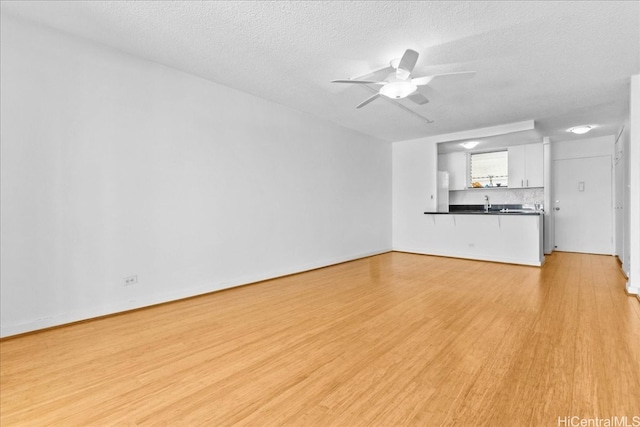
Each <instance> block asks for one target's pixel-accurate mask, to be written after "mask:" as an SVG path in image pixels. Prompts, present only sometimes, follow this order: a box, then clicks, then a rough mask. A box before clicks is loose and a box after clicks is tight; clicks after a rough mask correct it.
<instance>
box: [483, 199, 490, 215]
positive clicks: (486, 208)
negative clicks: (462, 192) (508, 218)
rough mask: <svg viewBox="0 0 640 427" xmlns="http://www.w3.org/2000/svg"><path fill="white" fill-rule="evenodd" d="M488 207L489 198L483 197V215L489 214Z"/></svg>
mask: <svg viewBox="0 0 640 427" xmlns="http://www.w3.org/2000/svg"><path fill="white" fill-rule="evenodd" d="M490 207H491V203H489V196H484V213H489V208H490Z"/></svg>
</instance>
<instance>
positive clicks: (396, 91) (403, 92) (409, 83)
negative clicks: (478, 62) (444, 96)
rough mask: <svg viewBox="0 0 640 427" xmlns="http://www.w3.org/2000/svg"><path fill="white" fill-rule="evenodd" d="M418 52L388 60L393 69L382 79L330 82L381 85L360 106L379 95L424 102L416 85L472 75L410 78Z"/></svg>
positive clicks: (453, 74)
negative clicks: (449, 77) (442, 78)
mask: <svg viewBox="0 0 640 427" xmlns="http://www.w3.org/2000/svg"><path fill="white" fill-rule="evenodd" d="M418 55H419V54H418V52H416V51H415V50H411V49H407V50H406V51H405V52H404V55H402V58H400V59H394V60H393V61H391V62H390V65H391V67H392V68H393V69H394V71H393V72H391V73H390V74H389V75H388V76H387V77H386V78H385V79H384V80H382V81H375V80H357V79H354V80H351V79H346V80H344V79H343V80H332V81H331V83H355V84H364V85H380V86H382V87H381V88H380V90H379V91H378V93H376V94H375V95H373V96H371V97H369V98H367V99H365V100H364V101H362V102H361V103H360V104H358V105H357V106H356V108H362V107H364V106H365V105H367V104H369V103H370V102H372V101H374V100H375V99H377V98H379V97H380V95H383V96H386V97H387V98H390V99H402V98H409V99H410V100H412V101H413V102H415V103H416V104H419V105H423V104H426V103H427V102H429V100H428V99H427V98H426V97H425V96H424V95H423V94H421V93H419V92H416V90H417V89H418V86H425V85H427V84H429V83H430V82H431V80H433V79H434V78H435V77H442V76H465V75H473V74H475V71H460V72H454V73H444V74H433V75H430V76H422V77H415V78H411V72H412V71H413V67H415V66H416V62H418Z"/></svg>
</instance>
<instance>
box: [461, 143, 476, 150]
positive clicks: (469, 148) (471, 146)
mask: <svg viewBox="0 0 640 427" xmlns="http://www.w3.org/2000/svg"><path fill="white" fill-rule="evenodd" d="M478 144H480V141H467V142H463V143H462V144H460V145H462V146H463V147H464V148H466V149H467V150H471V149H472V148H474V147H475V146H476V145H478Z"/></svg>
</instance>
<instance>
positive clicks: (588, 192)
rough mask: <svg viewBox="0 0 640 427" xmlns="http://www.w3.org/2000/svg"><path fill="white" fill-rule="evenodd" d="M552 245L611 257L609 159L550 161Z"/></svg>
mask: <svg viewBox="0 0 640 427" xmlns="http://www.w3.org/2000/svg"><path fill="white" fill-rule="evenodd" d="M554 172H555V173H554V190H555V196H554V202H555V203H554V206H553V209H554V210H553V215H554V221H555V245H556V249H557V250H559V251H567V252H584V253H593V254H607V255H611V254H613V221H612V215H613V214H612V193H611V156H597V157H585V158H580V159H562V160H555V161H554Z"/></svg>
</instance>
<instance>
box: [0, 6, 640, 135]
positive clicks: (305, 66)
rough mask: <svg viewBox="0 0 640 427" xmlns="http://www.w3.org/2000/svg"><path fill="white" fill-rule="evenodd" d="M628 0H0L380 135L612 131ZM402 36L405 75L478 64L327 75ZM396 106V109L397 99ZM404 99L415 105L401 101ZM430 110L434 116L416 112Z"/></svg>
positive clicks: (633, 33)
mask: <svg viewBox="0 0 640 427" xmlns="http://www.w3.org/2000/svg"><path fill="white" fill-rule="evenodd" d="M639 4H640V3H639V2H637V1H624V2H612V1H603V2H599V1H590V2H584V1H578V2H569V1H562V2H541V1H535V2H481V1H474V2H455V1H446V2H425V1H421V2H409V1H398V2H393V1H387V2H356V1H353V2H324V1H308V2H307V1H296V2H293V1H280V2H259V1H247V2H220V1H216V2H197V1H186V2H180V1H157V2H153V1H136V2H134V1H66V2H59V1H50V0H49V1H43V2H39V1H24V2H6V1H3V2H2V13H10V14H13V15H18V16H20V17H22V18H25V19H28V20H32V21H36V22H39V23H42V24H44V25H46V26H49V27H53V28H56V29H60V30H62V31H65V32H68V33H71V34H74V35H77V36H80V37H84V38H87V39H91V40H93V41H96V42H99V43H102V44H105V45H108V46H111V47H113V48H116V49H118V50H121V51H124V52H127V53H130V54H132V55H136V56H138V57H142V58H146V59H148V60H151V61H155V62H158V63H162V64H165V65H168V66H171V67H174V68H177V69H180V70H183V71H186V72H188V73H192V74H195V75H198V76H201V77H203V78H205V79H209V80H211V81H214V82H217V83H221V84H223V85H226V86H230V87H232V88H235V89H238V90H241V91H244V92H247V93H250V94H253V95H256V96H259V97H261V98H265V99H268V100H272V101H275V102H277V103H280V104H284V105H286V106H289V107H292V108H295V109H297V110H301V111H303V112H306V113H308V114H311V115H313V116H316V117H319V118H322V119H325V120H329V121H332V122H334V123H337V124H339V125H342V126H345V127H347V128H351V129H354V130H356V131H359V132H362V133H365V134H369V135H372V136H375V137H378V138H380V139H384V140H387V141H399V140H405V139H412V138H418V137H424V136H433V135H439V134H443V133H452V132H457V131H463V130H469V129H475V128H482V127H488V126H494V125H500V124H505V123H513V122H518V121H523V120H532V119H533V120H535V121H536V126H537V129H538V131H539V132H541V134H542V135H546V136H550V137H552V140H553V139H555V140H560V139H567V138H571V136H570V135H569V134H567V133H566V132H565V130H566V129H567V128H568V127H571V126H574V125H578V124H584V123H592V124H597V125H599V128H597V129H596V130H595V131H593V132H592V133H591V134H589V135H602V134H612V133H615V131H616V129H617V128H619V126H620V125H621V123H622V118H623V117H624V115H625V114H626V112H627V110H628V103H629V76H630V75H632V74H637V73H640V7H639ZM407 48H411V49H414V50H416V51H418V52H419V53H420V58H419V59H418V63H417V65H416V68H415V70H414V73H413V74H414V75H417V76H420V75H424V74H433V73H442V72H453V71H466V70H474V71H477V74H476V76H475V77H473V78H471V79H466V80H462V81H459V82H453V83H452V82H447V81H440V82H439V81H438V79H434V80H433V81H432V83H431V84H430V85H429V86H427V87H424V88H423V89H422V90H423V93H424V94H425V95H426V96H427V97H428V98H429V100H430V102H429V103H427V104H425V105H417V104H414V103H412V102H411V101H409V100H401V101H399V103H400V105H401V106H398V105H396V104H395V103H394V102H393V101H390V100H385V99H379V100H376V101H375V102H373V103H371V104H369V105H367V106H366V107H364V108H362V109H359V110H356V109H355V106H356V105H357V104H358V103H360V102H361V101H362V100H364V99H365V98H367V97H368V96H370V94H371V93H370V91H369V90H368V89H367V88H366V87H359V86H357V85H338V84H331V83H330V81H331V80H333V79H340V78H352V77H357V76H362V75H365V74H367V73H370V72H371V71H373V70H376V69H379V68H381V67H385V66H387V65H388V64H389V61H390V60H391V59H393V58H397V57H399V56H401V55H402V53H403V52H404V50H405V49H407ZM403 107H405V108H403ZM406 108H408V109H410V110H411V111H412V112H414V113H416V114H412V113H410V112H408V111H407V110H406ZM420 116H422V117H425V118H428V119H430V120H432V121H433V123H427V121H425V120H423V119H421V118H420Z"/></svg>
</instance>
